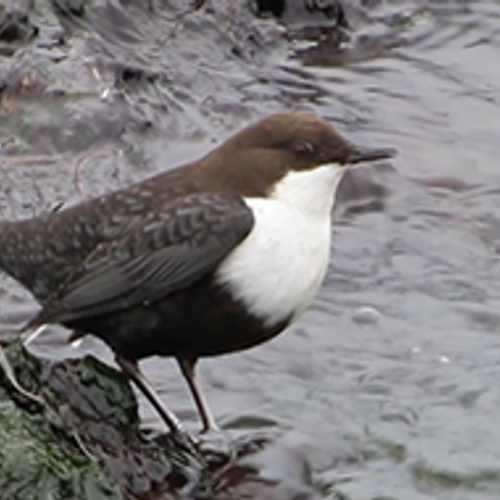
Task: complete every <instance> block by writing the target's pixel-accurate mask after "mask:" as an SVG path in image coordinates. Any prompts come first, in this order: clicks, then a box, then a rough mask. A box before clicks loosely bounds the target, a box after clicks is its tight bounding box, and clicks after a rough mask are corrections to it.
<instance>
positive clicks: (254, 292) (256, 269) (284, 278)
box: [216, 164, 344, 327]
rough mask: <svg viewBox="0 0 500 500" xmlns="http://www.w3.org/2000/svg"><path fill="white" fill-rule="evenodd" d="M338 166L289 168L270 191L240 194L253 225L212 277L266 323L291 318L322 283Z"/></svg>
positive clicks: (272, 323)
mask: <svg viewBox="0 0 500 500" xmlns="http://www.w3.org/2000/svg"><path fill="white" fill-rule="evenodd" d="M343 172H344V169H343V168H341V167H340V166H338V165H330V164H328V165H323V166H321V167H317V168H315V169H311V170H303V171H292V172H289V173H288V174H287V175H286V176H285V177H284V178H283V179H282V180H281V181H280V182H279V183H278V184H277V186H276V187H275V189H274V191H273V193H272V195H271V196H270V197H268V198H246V199H245V201H246V203H247V204H248V206H249V207H250V208H251V209H252V211H253V213H254V216H255V225H254V227H253V229H252V231H251V232H250V234H249V235H248V236H247V238H246V239H245V240H244V241H243V242H242V243H241V244H240V245H239V246H238V247H236V248H235V250H233V252H231V253H230V254H229V256H228V257H227V258H226V259H225V260H224V261H223V262H222V264H221V266H220V267H219V270H218V271H217V275H216V279H217V281H218V283H219V284H221V285H224V286H225V287H226V288H227V289H228V290H229V292H230V293H231V295H232V296H233V298H235V299H237V300H240V301H241V302H242V303H243V304H244V305H245V307H246V308H247V309H248V310H249V312H250V313H251V314H253V315H254V316H256V317H258V318H259V319H260V320H261V321H263V323H264V324H265V325H266V326H269V327H270V326H273V325H275V324H277V323H279V322H281V321H284V320H286V319H291V320H292V319H294V318H295V317H296V316H298V315H299V314H300V313H302V312H303V311H304V310H305V309H306V308H307V307H308V306H309V304H310V303H311V302H312V300H313V298H314V296H315V294H316V292H317V291H318V289H319V287H320V286H321V283H322V282H323V278H324V276H325V273H326V269H327V266H328V259H329V253H330V232H331V228H330V220H331V211H332V207H333V204H334V201H335V193H336V190H337V187H338V184H339V182H340V179H341V178H342V174H343Z"/></svg>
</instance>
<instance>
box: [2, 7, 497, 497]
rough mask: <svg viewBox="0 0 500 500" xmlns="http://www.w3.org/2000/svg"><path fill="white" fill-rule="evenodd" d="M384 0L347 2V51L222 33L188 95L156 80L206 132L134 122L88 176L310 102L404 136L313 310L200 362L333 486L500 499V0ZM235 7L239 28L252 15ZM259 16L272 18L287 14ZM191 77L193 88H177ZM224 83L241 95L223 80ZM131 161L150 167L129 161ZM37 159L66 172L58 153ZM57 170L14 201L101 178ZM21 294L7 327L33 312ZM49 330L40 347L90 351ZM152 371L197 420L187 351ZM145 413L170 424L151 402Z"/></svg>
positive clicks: (359, 132) (146, 165) (136, 110)
mask: <svg viewBox="0 0 500 500" xmlns="http://www.w3.org/2000/svg"><path fill="white" fill-rule="evenodd" d="M373 3H375V4H376V6H375V7H373V8H370V9H368V10H366V9H363V8H361V6H360V5H358V3H357V2H352V5H350V6H348V8H347V14H348V16H350V17H351V19H352V25H353V31H352V33H351V35H350V40H348V41H345V42H344V43H343V44H342V45H341V47H340V50H333V49H331V47H328V46H321V45H319V46H318V45H317V44H316V45H315V44H312V43H310V42H307V41H304V40H302V41H296V42H294V43H290V44H279V43H277V44H276V45H271V46H266V47H264V48H262V49H261V50H262V53H261V54H259V53H258V50H257V49H256V48H255V47H253V48H252V50H253V51H254V53H252V54H251V55H248V54H247V55H245V54H244V56H242V57H241V59H231V58H228V57H227V54H226V55H224V54H217V52H215V51H214V50H213V48H214V47H215V46H216V45H212V46H210V45H208V46H207V48H206V50H207V53H205V54H203V53H202V54H201V58H202V59H203V61H204V62H203V64H202V65H201V67H200V68H197V67H195V63H196V64H199V61H200V59H199V57H200V53H199V52H197V53H196V59H194V60H193V61H195V62H193V66H189V64H188V65H184V66H182V68H180V69H179V74H177V75H176V78H180V80H176V85H177V86H176V85H174V86H173V88H172V89H171V92H172V93H171V94H167V90H168V88H169V87H168V85H165V84H164V83H165V82H160V83H158V84H157V85H155V86H153V87H152V88H150V89H149V91H148V92H150V94H149V98H150V99H151V101H154V102H155V103H157V102H158V101H161V100H162V99H163V100H164V102H166V103H167V107H168V106H173V105H174V104H173V103H181V104H182V106H183V107H184V111H183V113H184V115H183V116H184V118H183V119H182V120H181V121H178V122H176V116H177V115H175V113H171V114H167V116H166V117H163V118H162V119H161V120H162V127H163V130H176V131H177V132H176V133H178V136H179V137H189V140H190V142H189V143H186V142H181V141H180V140H179V139H178V140H177V142H176V143H175V144H165V143H164V141H162V140H161V137H158V136H154V135H153V136H151V135H149V136H146V137H145V138H144V143H143V145H142V146H139V145H138V144H137V143H136V142H135V140H136V139H133V140H129V139H128V137H127V136H125V139H124V141H125V143H127V141H128V146H129V149H125V152H124V153H123V151H122V154H117V153H116V151H113V150H106V149H104V150H102V149H101V150H98V153H99V154H100V156H99V162H98V166H99V169H100V170H99V171H100V172H101V173H97V174H96V173H95V172H90V170H91V168H90V167H88V168H87V167H86V168H85V171H86V175H87V179H90V180H86V181H85V182H84V183H83V186H84V187H85V186H87V184H85V183H86V182H88V183H89V184H88V185H89V186H91V187H89V188H88V189H89V190H91V191H92V192H93V190H94V187H93V186H94V184H96V185H97V184H99V183H102V179H103V176H104V178H105V179H108V180H109V182H110V183H114V184H115V185H116V184H124V183H126V182H129V181H130V180H131V179H132V178H140V177H143V176H145V175H147V174H148V173H149V172H150V171H153V170H157V169H161V168H164V166H165V160H161V159H162V158H163V157H164V156H167V157H168V160H169V161H168V164H169V165H170V164H171V163H172V162H171V161H170V160H172V161H174V160H177V159H181V158H192V157H193V156H196V155H197V154H199V153H201V152H202V151H204V150H206V148H208V147H209V144H208V142H209V139H212V138H217V139H221V138H222V137H224V136H225V135H227V134H228V133H229V132H230V131H231V129H232V128H233V127H234V126H236V125H238V126H240V125H242V124H244V123H246V122H247V121H248V120H249V119H250V118H255V117H256V116H259V115H262V114H265V113H266V112H271V111H273V110H276V109H279V108H283V107H290V106H292V105H299V106H301V107H304V108H306V109H309V110H313V111H316V112H318V113H319V114H322V115H324V116H326V117H327V118H329V119H331V120H332V121H333V122H335V123H337V124H338V126H339V128H340V129H341V130H342V131H344V132H345V133H347V135H349V137H350V138H352V139H353V140H355V141H357V142H361V143H368V144H371V145H375V144H376V145H383V146H393V147H396V148H397V149H398V150H399V156H398V157H397V158H396V159H395V160H394V161H393V162H392V165H393V167H394V170H392V169H390V168H387V169H385V170H383V169H382V170H380V171H379V170H374V173H373V175H374V178H375V179H376V180H377V182H380V183H382V184H383V186H385V190H384V192H383V194H382V198H381V199H380V200H379V201H380V204H379V209H377V210H373V209H372V210H370V209H367V210H353V209H349V210H348V209H347V208H346V205H344V204H341V205H340V206H339V207H338V210H337V212H336V224H335V226H334V228H333V232H334V239H333V256H332V260H331V263H330V268H329V272H328V276H327V279H326V282H325V286H324V287H323V289H322V291H321V294H320V296H319V298H318V300H317V301H316V303H315V304H314V306H313V307H312V309H311V310H310V311H309V312H308V313H307V314H305V315H304V316H303V318H301V319H300V321H298V322H297V323H296V324H295V325H294V326H292V327H291V328H289V330H288V331H287V332H286V333H285V334H283V335H282V336H280V337H279V338H277V339H276V340H274V341H273V342H271V343H269V344H267V345H264V346H261V347H259V348H256V349H253V350H251V351H248V352H245V353H241V354H235V355H231V356H226V357H223V358H217V359H211V360H205V361H203V362H202V363H201V365H200V372H201V375H202V377H203V380H204V385H205V388H206V392H207V396H208V398H209V400H210V403H211V406H212V408H213V410H214V413H215V415H216V418H217V420H218V421H219V422H220V423H221V424H222V425H223V426H224V427H226V428H228V429H236V428H238V429H239V430H234V431H232V432H234V433H238V432H239V433H241V432H248V433H250V432H253V430H254V429H255V428H265V429H268V430H269V431H270V432H273V433H276V434H279V435H281V436H282V439H283V440H284V441H285V442H287V443H290V444H292V445H294V446H297V447H300V448H301V449H302V450H303V451H304V452H305V454H306V455H307V457H308V459H309V460H310V462H311V464H312V467H313V470H314V472H315V481H316V483H317V485H318V487H319V488H320V489H321V491H323V492H324V493H325V494H326V495H327V496H328V495H330V496H331V497H332V498H333V494H334V492H342V493H344V494H346V495H347V498H352V499H359V500H361V499H376V498H377V499H380V500H381V499H405V500H407V499H415V500H423V499H454V500H462V499H464V500H465V499H472V498H474V499H498V498H499V494H500V426H499V425H498V415H499V414H500V382H499V381H500V362H499V361H500V308H499V305H500V284H499V283H500V280H499V279H498V278H499V277H500V260H499V249H500V201H499V200H500V199H499V196H498V194H499V193H500V174H499V167H498V158H500V140H499V137H500V120H499V119H498V117H499V116H500V56H499V54H500V28H499V26H500V2H499V1H458V0H457V1H451V0H450V1H439V2H433V1H427V2H417V1H415V2H410V1H393V2H389V1H387V2H373ZM227 22H228V24H227V26H228V27H229V28H231V29H229V28H228V31H227V36H234V35H235V33H237V32H238V30H240V29H242V27H241V26H239V25H237V24H231V22H230V21H227ZM186 23H187V24H186V28H185V29H188V28H189V24H188V23H189V21H186ZM261 23H262V24H261V25H259V30H261V32H263V33H268V32H270V33H273V30H274V29H275V23H274V21H272V20H263V21H262V22H261ZM206 29H207V30H208V29H211V26H210V25H209V24H207V26H206ZM244 33H245V34H246V32H244ZM271 39H272V37H271ZM181 40H182V38H181V37H180V36H179V38H178V39H177V41H174V42H173V43H179V47H180V48H179V54H180V55H179V57H180V58H187V59H186V60H190V59H189V57H191V56H192V57H194V55H193V54H191V53H190V52H189V51H190V50H192V47H187V48H185V49H182V45H181V43H180V41H181ZM195 48H196V49H199V47H198V46H195ZM146 49H147V46H145V45H143V46H142V50H144V53H140V52H138V55H137V58H138V59H140V58H141V57H145V54H146V53H147V50H146ZM181 49H182V50H181ZM210 50H212V53H211V55H210V56H209V55H208V53H209V52H210ZM265 51H269V54H265V53H264V52H265ZM255 52H256V53H255ZM158 57H160V56H158ZM158 64H159V63H158ZM165 64H166V63H165ZM159 65H160V64H159ZM153 69H157V68H153ZM217 75H218V76H219V77H220V78H216V76H217ZM183 78H185V79H186V82H188V83H187V84H186V85H187V88H186V92H187V94H188V95H183V94H182V93H181V91H180V90H179V85H178V84H179V81H181V82H182V79H183ZM207 81H209V82H210V83H207ZM200 89H203V90H200ZM226 89H237V91H233V92H230V93H228V94H227V96H226V95H222V94H224V92H225V91H226ZM125 95H127V94H126V93H125ZM139 96H140V97H139V98H137V99H138V100H137V101H135V102H131V103H130V102H129V104H130V105H131V108H130V109H131V110H132V111H131V116H132V117H135V115H136V114H140V113H143V114H145V115H147V113H151V112H152V111H151V110H152V109H153V108H154V106H153V105H151V102H148V101H147V97H148V95H147V94H146V93H144V92H143V93H142V94H141V93H140V94H139ZM242 96H244V99H242ZM156 112H157V113H158V114H155V115H153V116H150V118H151V119H154V120H156V119H157V117H158V115H159V114H161V110H157V111H156ZM131 119H132V118H131ZM160 128H161V127H160ZM173 135H175V133H174V134H173ZM134 137H135V136H134ZM91 139H92V137H91ZM122 139H123V137H122ZM89 142H92V141H91V140H89ZM132 146H133V147H135V148H136V149H137V151H131V150H130V148H131V147H132ZM37 152H40V150H38V151H37ZM134 154H135V156H134ZM168 155H170V156H168ZM131 158H132V159H136V164H137V165H141V168H138V169H137V170H132V171H130V170H126V169H125V170H124V169H123V168H125V167H123V168H122V166H123V165H127V164H130V159H131ZM141 160H143V161H141ZM144 160H145V161H144ZM160 160H161V161H160ZM56 163H57V166H58V168H59V166H60V165H64V162H60V161H58V162H56ZM87 163H88V162H87ZM3 168H4V170H5V165H4V166H3ZM33 168H37V169H38V170H37V172H38V174H37V175H38V176H42V174H43V175H45V176H46V177H50V174H49V172H51V170H50V168H49V167H47V166H42V167H41V166H36V167H33ZM61 168H63V167H61ZM87 170H88V171H87ZM10 172H11V173H10V175H11V176H12V175H14V174H12V171H10ZM102 172H105V174H102ZM61 175H62V176H64V175H66V176H69V178H70V179H71V178H72V176H73V172H70V173H66V174H64V173H62V174H61ZM93 176H94V177H95V178H96V179H98V181H93V180H92V179H93ZM82 182H83V181H82ZM93 182H94V184H92V183H93ZM26 184H27V186H28V187H27V188H26V189H27V190H29V189H32V188H31V187H30V183H29V182H27V183H26ZM45 184H46V191H44V193H45V194H44V195H43V196H42V198H41V200H42V201H37V200H36V199H35V201H31V202H29V203H28V202H26V198H23V201H22V202H20V201H19V200H20V199H21V196H24V194H23V195H21V194H18V195H16V193H19V191H18V190H17V188H18V187H19V186H20V185H23V184H22V183H20V182H19V181H18V179H17V178H16V179H14V180H13V181H12V186H13V187H12V186H10V187H9V190H8V196H9V197H10V198H8V197H7V198H5V199H7V200H9V199H10V200H11V203H12V204H16V203H17V205H16V206H17V212H16V214H22V213H24V211H25V212H27V213H28V212H30V211H33V210H34V208H33V205H34V206H35V210H36V208H40V207H41V208H48V207H49V206H51V205H50V204H49V203H48V202H46V201H44V200H47V199H50V200H51V203H54V205H55V202H54V197H55V199H56V201H60V199H61V198H62V199H63V200H65V201H66V200H72V199H73V198H76V197H77V196H80V197H81V195H82V192H84V191H85V190H86V189H87V188H85V189H84V188H81V189H80V190H78V189H75V188H74V185H73V187H71V188H65V189H66V191H63V193H62V194H61V192H60V191H59V190H58V188H57V187H54V185H57V183H56V184H54V183H53V182H52V180H51V179H48V180H47V182H46V183H45ZM70 184H71V183H70ZM5 185H6V184H5V180H4V181H2V187H3V186H5ZM68 185H69V184H68ZM14 188H16V189H14ZM96 189H97V188H96ZM23 193H24V191H23ZM51 195H52V198H50V196H51ZM57 195H58V196H57ZM5 196H6V195H4V197H5ZM16 196H17V197H18V198H16ZM30 199H31V200H33V198H30ZM12 200H13V201H12ZM5 205H8V203H7V202H4V206H5ZM351 208H352V207H351ZM8 290H9V291H8V292H4V293H3V295H2V301H4V302H5V304H7V305H9V306H10V307H9V313H8V315H10V316H12V317H10V316H9V317H8V318H7V315H6V316H5V320H4V323H5V324H7V323H9V324H10V323H16V321H17V320H16V318H17V316H16V314H18V313H19V316H23V314H24V312H23V311H29V310H31V309H33V308H34V305H33V303H32V302H30V301H29V299H28V296H27V295H26V294H24V293H23V292H22V291H20V290H18V289H13V287H12V286H9V289H8ZM13 306H14V307H13ZM2 309H3V308H2ZM51 330H52V333H53V335H48V334H45V335H44V336H42V337H40V338H39V339H38V340H37V342H36V345H35V346H34V347H35V348H36V349H37V350H38V352H40V353H42V354H50V355H51V356H56V357H57V356H60V355H67V354H68V353H70V354H71V355H75V353H76V352H77V351H75V350H74V349H73V348H71V349H70V348H67V347H65V346H64V345H63V339H64V334H63V333H62V332H61V331H59V330H57V329H55V328H54V329H51ZM88 350H90V351H92V352H97V353H100V354H101V353H102V352H103V348H102V346H101V345H100V344H99V343H98V342H97V341H96V340H93V339H86V340H84V342H83V344H82V345H81V346H80V348H79V350H78V352H80V351H81V352H87V351H88ZM144 369H145V371H146V373H147V374H148V375H149V377H150V378H151V379H152V382H153V385H154V386H155V387H156V388H158V390H159V392H160V394H161V396H162V397H163V398H164V400H165V401H166V402H168V403H169V405H170V406H171V407H172V408H173V409H175V410H176V412H177V413H178V414H179V416H181V418H183V419H184V420H186V421H187V422H188V423H189V425H190V427H192V428H196V426H197V425H198V423H197V420H196V415H195V413H194V411H193V409H192V406H191V402H190V400H189V398H188V396H187V392H186V390H185V387H184V383H183V382H182V381H181V379H180V376H179V374H178V373H177V369H176V367H175V366H174V363H173V362H171V361H167V360H160V359H153V360H147V361H146V362H144ZM143 413H144V418H145V422H146V423H147V424H150V425H158V426H159V425H161V424H160V423H159V422H158V420H157V419H156V416H155V415H154V414H153V413H152V412H151V411H150V409H149V408H148V407H147V405H146V404H144V405H143Z"/></svg>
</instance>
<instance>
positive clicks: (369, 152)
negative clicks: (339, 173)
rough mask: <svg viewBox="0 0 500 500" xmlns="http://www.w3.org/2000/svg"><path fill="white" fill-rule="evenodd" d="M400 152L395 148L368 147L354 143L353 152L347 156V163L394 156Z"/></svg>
mask: <svg viewBox="0 0 500 500" xmlns="http://www.w3.org/2000/svg"><path fill="white" fill-rule="evenodd" d="M397 154H398V152H397V150H395V149H394V148H366V147H363V146H355V145H353V149H352V152H351V153H350V154H349V156H348V157H347V158H346V161H345V162H346V164H348V165H349V164H350V165H352V164H354V163H362V162H365V161H377V160H386V159H388V158H393V157H394V156H396V155H397Z"/></svg>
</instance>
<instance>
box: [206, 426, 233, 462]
mask: <svg viewBox="0 0 500 500" xmlns="http://www.w3.org/2000/svg"><path fill="white" fill-rule="evenodd" d="M197 447H198V450H199V452H200V454H201V455H202V456H203V459H204V460H205V462H206V463H207V465H208V467H210V468H214V469H216V468H220V467H222V466H223V465H225V464H227V463H228V462H229V461H231V460H232V459H233V458H234V456H235V452H234V447H233V446H232V443H231V439H230V437H229V435H228V434H226V433H225V432H223V431H222V430H221V429H219V428H218V427H210V428H209V429H206V430H204V431H203V432H202V433H201V434H200V435H199V436H198V443H197Z"/></svg>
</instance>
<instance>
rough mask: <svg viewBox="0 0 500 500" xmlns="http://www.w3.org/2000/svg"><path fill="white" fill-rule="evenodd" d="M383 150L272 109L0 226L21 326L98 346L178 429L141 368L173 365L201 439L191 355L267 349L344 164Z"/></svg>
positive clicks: (293, 314)
mask: <svg viewBox="0 0 500 500" xmlns="http://www.w3.org/2000/svg"><path fill="white" fill-rule="evenodd" d="M394 155H395V150H393V149H391V148H366V147H360V146H357V145H355V144H353V143H352V142H350V141H348V140H346V139H345V138H343V137H342V136H341V135H340V134H339V133H338V132H337V131H336V129H335V128H334V127H333V126H332V125H331V124H330V122H329V121H327V120H325V119H324V118H322V117H320V116H318V115H316V114H311V113H308V112H304V111H282V112H278V113H275V114H272V115H270V116H267V117H265V118H263V119H261V120H260V121H257V122H256V123H253V124H251V125H249V126H248V127H246V128H244V129H243V130H241V131H239V132H237V133H236V134H235V135H233V136H232V137H230V138H229V139H228V140H226V141H225V142H223V143H222V144H220V145H219V146H218V147H216V148H215V149H214V150H212V151H211V152H209V153H208V154H206V155H205V156H204V157H202V158H201V159H198V160H196V161H193V162H191V163H188V164H185V165H181V166H179V167H177V168H169V169H167V170H165V171H164V172H162V173H159V174H157V175H155V176H153V177H150V178H148V179H146V180H143V181H140V182H138V183H136V184H133V185H131V186H128V187H125V188H122V189H120V190H117V191H114V192H109V193H107V194H104V195H102V196H99V197H96V198H91V199H88V200H86V201H83V202H80V203H78V204H76V205H73V206H70V207H67V208H64V209H61V210H59V211H56V212H50V213H43V214H40V215H37V216H35V217H32V218H28V219H24V220H17V221H9V220H3V221H1V222H0V269H1V270H2V271H3V272H5V273H6V274H8V275H10V276H11V277H13V278H14V279H16V280H17V281H19V282H20V283H21V284H22V285H24V287H26V288H27V289H28V290H29V291H30V292H31V293H32V295H33V296H34V298H35V299H36V300H37V301H38V303H39V304H40V310H39V311H38V312H37V313H36V314H35V315H34V316H33V317H32V318H31V319H30V320H29V321H28V322H27V324H26V325H25V326H24V328H23V331H24V332H28V331H34V330H35V329H38V328H40V327H42V326H44V325H47V324H61V325H63V326H65V327H66V328H68V329H70V330H71V331H72V334H71V339H76V338H79V337H81V336H83V335H87V334H91V335H94V336H96V337H98V338H100V339H101V340H103V341H104V342H105V343H106V344H107V345H108V346H109V347H110V348H111V350H112V351H113V352H114V354H115V359H116V362H117V364H118V365H119V367H120V368H121V369H122V370H123V372H124V373H125V374H126V375H127V376H128V377H130V379H131V380H132V381H133V382H134V383H135V384H136V385H137V387H138V388H139V389H140V390H141V391H142V392H143V393H144V395H145V396H146V398H147V399H148V400H149V401H150V403H151V404H152V405H153V406H154V408H155V409H156V410H157V411H158V413H159V414H160V416H161V417H162V418H163V420H164V421H165V423H166V425H167V426H168V428H169V430H170V431H171V432H172V433H176V434H182V433H184V432H185V431H184V428H183V425H182V423H181V422H180V421H179V419H178V418H177V417H176V415H175V414H174V412H172V411H171V410H170V409H169V408H168V406H167V405H165V403H164V402H163V401H162V400H161V399H160V397H159V396H158V394H157V393H156V392H155V391H154V389H153V387H152V386H151V384H150V383H149V381H148V380H147V378H146V377H145V375H144V374H143V372H142V371H141V369H140V368H139V362H140V361H141V360H142V359H144V358H147V357H150V356H155V355H158V356H165V357H173V358H175V359H176V360H177V362H178V365H179V367H180V371H181V373H182V375H183V377H184V378H185V380H186V382H187V385H188V387H189V390H190V392H191V395H192V397H193V400H194V403H195V406H196V408H197V411H198V413H199V416H200V420H201V424H202V431H208V430H211V429H217V424H216V421H215V419H214V417H213V415H212V413H211V411H210V408H209V406H208V403H207V401H206V399H205V397H204V394H203V391H202V389H201V385H200V383H199V380H198V377H197V372H196V367H197V362H198V360H199V359H200V358H204V357H212V356H217V355H222V354H226V353H232V352H235V351H241V350H244V349H248V348H251V347H253V346H256V345H258V344H261V343H263V342H266V341H268V340H270V339H272V338H273V337H275V336H276V335H278V334H279V333H280V332H282V331H283V330H284V329H286V328H287V327H288V326H289V325H290V324H291V323H292V322H293V321H294V320H295V319H296V318H297V317H298V316H300V314H302V313H303V312H304V311H305V310H306V309H307V307H308V306H309V305H310V304H311V302H312V301H313V299H314V296H315V294H316V292H317V291H318V289H319V288H320V286H321V283H322V281H323V278H324V276H325V273H326V269H327V265H328V261H329V254H330V238H331V227H330V224H331V213H332V207H333V205H334V202H335V195H336V192H337V188H338V186H339V182H340V180H341V179H342V176H343V174H344V172H345V167H349V166H350V165H354V164H358V163H364V162H371V161H377V160H383V159H387V158H391V157H393V156H394Z"/></svg>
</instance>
